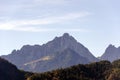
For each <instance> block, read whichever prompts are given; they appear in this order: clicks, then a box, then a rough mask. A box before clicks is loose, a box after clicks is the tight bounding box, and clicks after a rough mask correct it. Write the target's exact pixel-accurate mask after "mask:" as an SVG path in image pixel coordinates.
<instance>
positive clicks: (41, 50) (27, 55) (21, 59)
mask: <svg viewBox="0 0 120 80" xmlns="http://www.w3.org/2000/svg"><path fill="white" fill-rule="evenodd" d="M68 48H69V49H71V51H74V52H76V53H77V54H78V55H79V56H81V57H84V58H85V59H87V60H85V61H86V63H88V62H95V61H97V59H96V58H95V57H94V56H93V55H92V54H91V53H90V51H89V50H88V49H87V48H86V47H84V46H83V45H82V44H81V43H79V42H77V41H76V40H75V39H74V38H73V37H72V36H70V35H69V34H68V33H65V34H64V35H63V36H61V37H56V38H55V39H53V40H52V41H49V42H48V43H46V44H43V45H34V46H31V45H25V46H23V47H22V48H21V49H20V50H13V52H12V53H11V54H9V55H6V56H2V57H3V58H5V59H7V60H9V61H10V62H12V63H13V64H15V65H17V67H19V68H22V69H24V67H23V66H24V64H25V63H28V62H32V61H35V60H40V59H42V58H44V57H46V56H54V55H56V54H57V52H59V53H60V52H63V51H64V50H65V49H68ZM66 54H68V53H67V52H66ZM61 56H62V55H61ZM59 57H60V56H59ZM66 59H67V58H66ZM82 61H83V60H82ZM85 61H84V62H85ZM54 62H55V61H54ZM84 62H79V63H84ZM42 63H43V64H44V62H42ZM58 64H59V63H58ZM63 64H65V63H63ZM41 65H42V64H41ZM46 65H47V64H46ZM36 66H37V63H36ZM47 66H49V65H47ZM24 70H25V69H24Z"/></svg>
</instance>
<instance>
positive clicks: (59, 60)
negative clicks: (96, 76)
mask: <svg viewBox="0 0 120 80" xmlns="http://www.w3.org/2000/svg"><path fill="white" fill-rule="evenodd" d="M79 63H81V64H85V63H89V60H88V59H87V58H84V57H82V56H80V55H79V54H78V53H76V52H75V51H73V50H71V49H65V50H64V51H62V52H57V53H55V54H54V55H53V56H45V57H43V58H41V59H38V60H35V61H32V62H28V63H25V64H24V66H23V69H25V70H27V71H34V72H45V71H51V70H55V69H58V68H66V67H69V66H73V65H77V64H79Z"/></svg>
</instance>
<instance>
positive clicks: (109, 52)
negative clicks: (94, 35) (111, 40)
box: [101, 44, 120, 62]
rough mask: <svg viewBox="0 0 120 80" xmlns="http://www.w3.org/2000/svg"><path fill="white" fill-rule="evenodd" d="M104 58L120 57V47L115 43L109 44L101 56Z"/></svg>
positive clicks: (110, 59) (114, 58)
mask: <svg viewBox="0 0 120 80" xmlns="http://www.w3.org/2000/svg"><path fill="white" fill-rule="evenodd" d="M101 59H102V60H109V61H111V62H112V61H114V60H117V59H120V47H118V48H116V47H115V46H114V45H111V44H110V45H109V46H108V47H107V49H106V50H105V53H104V54H103V55H102V56H101Z"/></svg>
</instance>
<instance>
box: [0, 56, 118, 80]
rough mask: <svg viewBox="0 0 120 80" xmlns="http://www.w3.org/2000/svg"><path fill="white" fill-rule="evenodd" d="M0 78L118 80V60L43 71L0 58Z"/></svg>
mask: <svg viewBox="0 0 120 80" xmlns="http://www.w3.org/2000/svg"><path fill="white" fill-rule="evenodd" d="M0 80H120V60H117V61H114V62H113V63H110V62H109V61H100V62H95V63H91V64H86V65H82V64H79V65H76V66H72V67H69V68H65V69H58V70H54V71H50V72H44V73H30V72H24V71H20V70H18V69H17V68H16V66H14V65H13V64H11V63H9V62H8V61H6V60H4V59H1V58H0Z"/></svg>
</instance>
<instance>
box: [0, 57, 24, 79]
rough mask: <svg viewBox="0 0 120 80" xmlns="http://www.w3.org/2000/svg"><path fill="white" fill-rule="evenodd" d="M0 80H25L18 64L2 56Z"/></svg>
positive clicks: (0, 60) (0, 59)
mask: <svg viewBox="0 0 120 80" xmlns="http://www.w3.org/2000/svg"><path fill="white" fill-rule="evenodd" d="M0 80H24V75H23V73H22V72H21V71H19V70H18V69H17V68H16V66H14V65H13V64H11V63H9V62H8V61H6V60H4V59H2V58H0Z"/></svg>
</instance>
